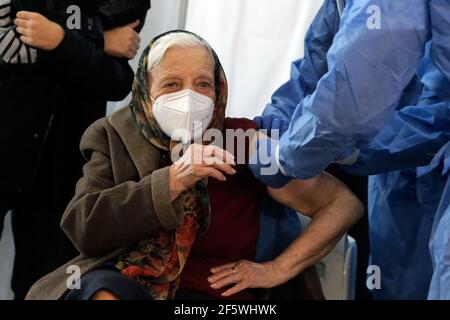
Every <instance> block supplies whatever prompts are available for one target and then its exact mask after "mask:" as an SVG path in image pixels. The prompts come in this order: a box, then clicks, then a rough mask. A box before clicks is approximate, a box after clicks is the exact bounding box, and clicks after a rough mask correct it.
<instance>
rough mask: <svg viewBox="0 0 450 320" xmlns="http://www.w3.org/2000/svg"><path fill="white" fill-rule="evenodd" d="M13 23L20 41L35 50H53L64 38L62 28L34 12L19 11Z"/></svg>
mask: <svg viewBox="0 0 450 320" xmlns="http://www.w3.org/2000/svg"><path fill="white" fill-rule="evenodd" d="M14 23H15V25H16V27H17V28H16V30H17V32H18V33H19V34H20V35H21V36H20V41H22V42H23V43H25V44H27V45H29V46H31V47H34V48H37V49H41V50H46V51H50V50H53V49H55V48H56V47H58V46H59V44H60V43H61V42H62V41H63V39H64V37H65V31H64V29H63V27H61V26H60V25H59V24H57V23H55V22H53V21H50V20H48V19H47V18H46V17H44V16H43V15H41V14H39V13H36V12H29V11H20V12H18V13H17V18H16V19H15V21H14Z"/></svg>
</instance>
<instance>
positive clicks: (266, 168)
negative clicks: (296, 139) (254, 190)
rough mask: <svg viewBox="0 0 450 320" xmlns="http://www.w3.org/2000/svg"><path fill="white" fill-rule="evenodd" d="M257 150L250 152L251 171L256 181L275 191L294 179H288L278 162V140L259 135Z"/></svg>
mask: <svg viewBox="0 0 450 320" xmlns="http://www.w3.org/2000/svg"><path fill="white" fill-rule="evenodd" d="M259 136H260V138H259V139H258V140H257V141H256V148H255V150H253V151H251V152H250V157H249V165H248V166H249V169H250V171H251V172H252V173H253V175H254V176H255V178H256V179H258V180H260V181H261V182H262V183H264V184H265V185H267V186H270V187H272V188H275V189H279V188H282V187H284V186H285V185H286V184H287V183H288V182H289V181H290V180H291V179H292V178H290V177H286V176H285V175H284V174H283V172H282V169H281V167H280V164H279V161H278V152H279V150H278V144H279V142H278V141H277V140H274V139H271V138H269V137H267V136H262V135H259Z"/></svg>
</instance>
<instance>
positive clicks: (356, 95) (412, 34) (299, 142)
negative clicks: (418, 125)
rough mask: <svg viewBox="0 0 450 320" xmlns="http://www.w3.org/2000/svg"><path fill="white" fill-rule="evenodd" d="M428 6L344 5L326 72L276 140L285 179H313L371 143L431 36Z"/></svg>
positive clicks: (371, 1) (423, 1)
mask: <svg viewBox="0 0 450 320" xmlns="http://www.w3.org/2000/svg"><path fill="white" fill-rule="evenodd" d="M429 2H430V1H429V0H412V1H408V5H407V6H405V3H404V2H403V1H391V0H361V1H353V2H351V8H350V7H348V6H349V5H350V4H348V5H347V7H346V9H345V10H344V14H343V17H342V21H341V25H340V30H339V32H338V33H337V34H336V36H335V38H334V41H333V45H332V47H331V48H330V50H329V51H328V55H327V59H328V72H327V73H326V74H325V75H324V76H323V77H322V78H321V79H320V81H319V82H318V85H317V88H316V90H315V91H314V92H313V93H312V94H311V95H309V96H307V97H306V98H305V99H303V101H302V102H301V103H300V104H299V106H297V108H296V110H295V112H294V114H293V117H292V120H291V124H290V127H289V129H288V131H287V133H286V134H285V135H283V137H282V138H281V141H280V147H279V162H280V165H281V167H282V168H283V171H284V172H285V173H286V175H288V176H291V177H297V178H301V179H308V178H311V177H314V176H316V175H318V174H319V173H320V172H322V171H323V170H324V169H325V168H326V167H327V166H328V165H329V164H330V163H331V162H333V161H335V160H339V158H340V157H344V156H345V155H350V154H351V153H352V152H353V151H354V149H355V148H357V147H359V146H360V145H361V144H365V143H367V142H369V141H370V140H371V139H373V137H374V136H375V135H376V134H377V133H378V131H379V130H380V129H381V128H382V127H383V126H384V125H385V124H386V123H387V122H388V121H389V120H390V119H391V117H392V116H393V113H394V111H395V107H396V106H397V103H398V101H399V99H400V96H401V94H402V92H403V90H404V88H405V87H406V86H407V84H408V83H409V82H410V80H411V79H412V78H413V76H414V74H415V72H416V69H417V67H418V65H419V63H420V61H421V59H422V58H423V55H424V46H425V43H426V41H427V40H428V39H429V38H430V25H429V24H430V21H429ZM411 8H414V10H411Z"/></svg>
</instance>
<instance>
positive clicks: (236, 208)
mask: <svg viewBox="0 0 450 320" xmlns="http://www.w3.org/2000/svg"><path fill="white" fill-rule="evenodd" d="M224 127H225V129H243V130H247V129H250V128H256V126H255V124H254V123H253V122H252V121H250V120H248V119H231V118H227V119H226V120H225V126H224ZM224 146H226V144H224ZM229 151H230V150H229ZM233 153H235V151H233ZM246 158H247V157H246ZM235 169H236V171H237V173H236V174H235V175H233V176H228V177H227V181H226V182H221V181H218V180H216V179H209V180H208V192H209V196H210V202H211V222H210V226H209V229H208V232H207V234H206V235H205V236H204V237H201V238H198V239H197V240H196V241H195V243H194V246H193V247H192V250H191V253H190V255H189V257H188V259H187V261H186V265H185V267H184V270H183V273H182V274H181V283H180V289H185V290H193V291H197V292H201V293H206V294H208V295H211V296H214V297H216V298H219V299H223V297H221V293H222V292H224V291H225V290H226V289H221V290H215V289H212V288H211V287H210V285H209V282H208V280H207V278H208V277H209V276H210V275H211V271H210V269H211V268H212V267H216V266H220V265H222V264H225V263H230V262H235V261H238V260H241V259H246V260H254V258H255V254H256V241H257V239H258V236H259V220H260V206H259V205H260V196H261V193H262V192H264V188H263V186H262V185H261V183H259V182H258V180H256V179H255V178H254V177H253V175H252V174H251V172H250V170H249V169H248V167H247V166H246V165H237V166H236V168H235ZM251 298H252V297H251V295H250V293H249V292H248V291H243V292H241V293H238V294H236V295H234V296H232V297H231V299H251Z"/></svg>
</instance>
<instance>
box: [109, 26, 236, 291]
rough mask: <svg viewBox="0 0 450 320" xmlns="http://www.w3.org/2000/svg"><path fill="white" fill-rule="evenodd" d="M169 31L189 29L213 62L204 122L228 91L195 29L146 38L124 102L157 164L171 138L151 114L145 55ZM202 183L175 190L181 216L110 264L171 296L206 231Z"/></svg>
mask: <svg viewBox="0 0 450 320" xmlns="http://www.w3.org/2000/svg"><path fill="white" fill-rule="evenodd" d="M174 32H184V33H188V34H192V35H193V36H194V37H196V38H197V39H199V40H200V41H201V42H202V43H203V44H204V46H205V48H206V49H208V51H209V52H211V53H212V56H213V59H214V64H215V70H214V80H215V88H216V101H215V106H214V114H213V118H212V121H211V123H210V125H209V128H214V129H219V130H222V127H223V123H224V119H225V108H226V104H227V94H228V88H227V80H226V77H225V73H224V71H223V68H222V65H221V64H220V61H219V59H218V57H217V55H216V54H215V52H214V50H212V48H211V47H210V46H209V45H208V43H207V42H206V41H205V40H203V39H202V38H200V37H199V36H198V35H196V34H193V33H190V32H187V31H181V30H176V31H170V32H167V33H164V34H162V35H160V36H158V37H157V38H155V39H153V40H152V41H151V42H150V44H149V46H148V47H147V48H146V49H145V50H144V52H143V54H142V57H141V60H140V62H139V67H138V70H137V73H136V76H135V79H134V83H133V90H132V91H133V92H132V101H131V103H130V106H129V107H130V108H131V110H132V113H133V116H134V119H135V121H136V124H137V126H138V127H139V129H140V130H141V132H142V134H143V135H144V136H145V137H146V138H147V139H148V140H149V141H150V143H151V144H152V145H154V146H155V147H156V148H158V149H160V150H161V167H164V166H168V165H170V164H171V163H172V162H171V157H170V152H171V150H172V148H173V147H174V146H175V145H176V144H177V143H175V142H173V141H171V140H170V137H168V136H167V135H166V134H165V133H164V132H163V131H162V130H161V128H160V127H159V125H158V124H157V122H156V120H155V118H154V116H153V111H152V104H151V103H150V93H149V82H148V79H149V75H148V56H149V53H150V51H151V50H152V47H153V45H154V44H155V42H156V41H157V40H158V39H161V38H162V37H164V36H166V35H168V34H171V33H174ZM206 185H207V180H206V179H204V180H201V181H199V182H198V183H197V184H196V185H195V187H194V188H192V189H190V190H187V191H185V192H184V193H183V194H182V195H181V196H180V197H181V199H182V203H183V210H184V213H185V218H184V222H183V224H182V225H181V226H180V227H178V228H177V229H176V230H174V231H164V232H161V233H160V234H159V235H157V236H155V237H151V238H149V239H144V240H141V241H139V242H138V243H137V244H136V245H135V246H134V247H133V248H132V250H131V251H130V252H129V253H127V254H125V255H124V256H122V257H120V258H119V261H118V262H117V264H116V266H117V267H118V268H119V270H121V272H122V274H123V275H125V276H127V277H130V278H132V279H135V280H136V281H137V282H138V283H139V284H141V285H142V286H143V287H144V288H146V289H147V290H148V291H149V293H150V294H151V295H152V297H153V299H155V300H166V299H171V298H174V296H175V293H176V290H177V288H178V284H179V280H180V275H181V272H182V271H183V268H184V265H185V263H186V259H187V257H188V255H189V253H190V250H191V248H192V245H193V243H194V241H195V239H196V238H197V237H198V236H201V235H202V234H204V233H206V231H207V229H208V226H209V220H210V216H211V208H210V202H209V196H208V192H207V189H206Z"/></svg>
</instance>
